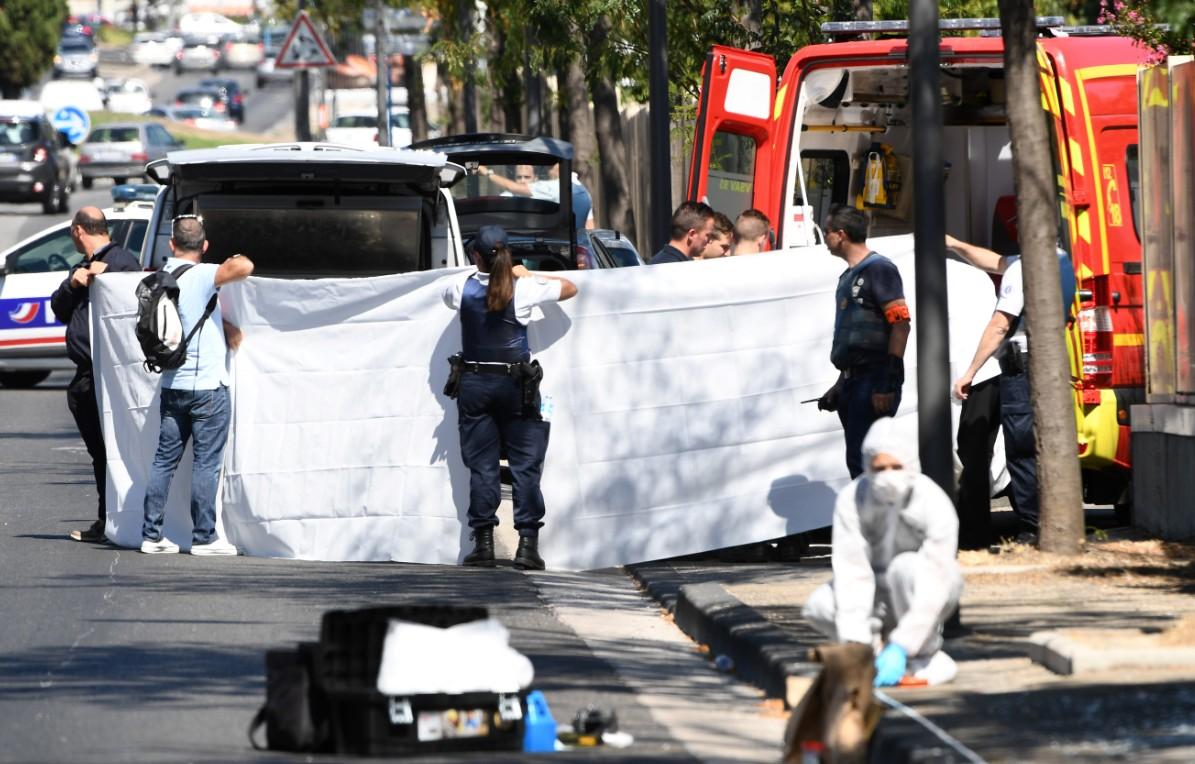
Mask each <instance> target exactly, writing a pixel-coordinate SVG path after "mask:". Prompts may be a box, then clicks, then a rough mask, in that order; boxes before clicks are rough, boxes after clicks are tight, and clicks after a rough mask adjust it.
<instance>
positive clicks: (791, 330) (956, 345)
mask: <svg viewBox="0 0 1195 764" xmlns="http://www.w3.org/2000/svg"><path fill="white" fill-rule="evenodd" d="M873 246H875V248H876V249H877V250H878V251H881V252H884V253H885V254H888V255H889V256H891V257H893V259H894V260H895V261H896V262H897V264H898V265H899V267H900V269H901V272H902V274H903V275H904V277H905V282H906V283H905V286H906V291H907V294H908V295H909V298H910V302H912V297H913V285H912V275H913V259H912V237H909V236H906V237H893V238H889V239H877V240H875V241H874V242H873ZM841 271H842V263H841V261H839V260H837V259H836V258H833V257H831V256H830V255H829V254H827V253H826V251H825V249H823V248H820V247H818V248H809V249H807V250H800V251H789V252H786V253H778V254H768V255H759V256H753V257H745V258H725V259H722V260H718V261H711V262H703V263H693V264H678V265H666V266H654V267H648V268H627V269H619V270H609V271H590V272H579V273H576V274H570V278H573V277H575V280H576V282H577V284H578V286H579V287H580V290H581V293H580V295H579V296H578V297H577V298H576V299H574V300H572V301H570V302H567V303H563V304H561V305H560V306H550V307H549V309H548V310H546V311H545V313H546V315H545V317H544V318H543V320H540V321H537V322H535V323H533V324H532V329H531V345H532V349H533V351H534V353H535V355H536V356H537V357H538V358H539V359H540V361H541V362H542V363H543V365H544V368H545V372H546V374H545V378H544V382H543V388H542V390H543V393H544V394H545V396H550V397H551V399H552V402H553V406H554V416H553V418H552V435H551V445H550V447H549V450H548V459H547V464H546V467H545V473H544V479H543V490H544V495H545V499H546V502H547V517H546V518H545V522H546V527H545V528H544V530H543V533H542V537H541V548H542V551H543V554H544V557H545V558H546V559H547V560H548V563H549V565H551V566H552V567H554V568H564V569H585V568H597V567H604V566H609V565H618V564H626V563H631V562H636V561H642V560H648V559H656V558H661V557H669V556H674V555H680V554H687V553H692V552H698V551H702V550H706V549H712V548H718V547H724V546H729V545H734V544H743V543H748V542H752V541H759V540H764V539H769V538H775V537H778V536H783V535H785V534H789V533H796V532H799V531H803V530H808V529H811V528H815V527H820V526H824V525H828V524H829V522H830V517H831V511H832V507H833V500H834V495H835V492H836V491H837V489H838V488H839V487H841V486H842V485H843V484H845V483H846V482H847V473H846V467H845V463H844V446H843V439H842V432H841V428H840V426H839V424H838V419H837V417H836V416H835V415H833V414H828V413H823V412H819V411H818V410H817V407H816V405H815V404H812V403H810V404H805V405H802V404H801V403H800V401H801V400H805V399H809V398H816V397H818V396H820V395H821V394H822V393H823V392H824V391H825V390H826V388H828V387H829V386H830V385H831V384H832V383H833V381H834V378H835V376H836V372H835V371H834V369H833V368H832V367H831V365H830V363H829V355H830V334H831V327H832V326H833V313H834V298H833V292H834V286H835V283H836V280H837V277H838V275H839V274H840V273H841ZM461 273H463V271H452V272H448V271H443V270H438V271H432V272H426V273H416V274H408V275H400V276H388V277H381V278H374V279H344V280H321V281H283V280H273V279H256V278H255V279H250V280H249V281H247V282H244V283H241V284H234V285H230V286H229V287H226V288H225V289H224V290H223V294H222V300H223V301H224V305H225V306H226V307H225V311H226V317H227V318H228V319H229V320H231V321H232V322H234V323H236V324H238V325H239V326H241V327H242V329H243V330H244V334H245V339H244V344H243V345H242V346H241V349H240V351H239V352H237V353H236V354H235V355H234V356H233V357H232V359H231V364H232V366H233V371H234V384H233V396H232V398H233V427H232V434H231V437H230V440H229V445H228V449H227V452H226V457H225V476H224V482H223V490H222V492H221V500H222V510H221V513H220V515H221V518H222V529H221V533H223V532H224V529H226V530H227V537H228V538H229V540H231V541H232V542H233V543H235V544H236V545H237V546H239V547H240V548H241V549H242V551H243V552H245V553H248V554H253V555H263V556H274V557H295V558H301V559H316V560H400V561H409V562H426V563H455V562H457V561H458V560H459V559H460V558H461V557H462V556H463V554H464V553H465V552H467V551H468V549H469V548H470V545H469V543H468V540H467V539H468V529H467V528H465V527H464V524H463V518H464V513H465V508H466V506H467V504H468V482H469V481H468V473H467V471H466V470H465V469H464V467H463V465H462V464H461V461H460V451H459V447H458V439H457V428H456V405H455V403H454V402H453V401H450V400H448V399H446V398H445V397H444V396H443V395H442V394H441V392H440V391H441V389H442V388H443V386H444V381H445V379H446V377H447V371H448V369H447V363H446V359H447V358H448V356H450V355H451V354H452V353H453V352H455V351H456V350H457V349H459V347H460V329H459V325H458V323H457V321H456V317H455V314H454V313H453V312H451V311H450V310H448V309H447V308H445V307H444V305H443V303H442V302H441V299H440V294H441V291H442V288H443V285H444V280H445V279H450V278H458V277H459V274H461ZM949 274H950V275H949V278H950V284H951V299H950V311H951V326H952V327H953V328H954V331H953V332H952V336H951V348H952V353H951V356H952V359H953V363H952V365H953V373H954V375H957V374H958V373H959V372H961V371H962V369H964V368H965V367H966V365H967V363H968V362H969V360H970V358H971V355H972V353H973V352H974V348H975V342H976V340H977V338H978V336H979V332H980V330H981V329H982V328H983V326H984V324H985V323H986V322H987V319H988V317H989V316H990V313H991V310H992V306H993V304H994V296H993V290H992V286H991V282H990V281H989V280H988V278H987V277H986V276H985V275H983V274H980V273H978V272H976V271H973V270H971V269H969V268H967V267H965V266H962V265H959V264H957V263H950V269H949ZM140 278H141V276H140V275H137V274H108V275H105V276H103V277H101V278H99V279H98V280H97V282H96V284H97V286H96V287H95V288H94V289H93V290H92V291H93V298H92V323H93V327H92V336H93V338H94V342H93V344H94V351H93V352H94V353H95V355H96V368H97V369H99V379H100V389H101V406H102V411H103V421H104V435H105V439H106V443H107V446H108V461H109V463H108V476H109V483H108V497H109V501H108V518H109V520H108V523H109V525H108V532H109V536H110V537H111V538H113V540H114V541H115V542H116V543H118V544H120V545H122V546H128V547H135V546H137V545H138V544H139V543H140V538H141V516H142V501H143V497H144V487H145V482H146V477H147V474H148V470H149V465H150V463H151V461H152V459H153V452H154V449H155V447H156V443H157V433H158V391H157V385H158V381H159V378H158V377H157V376H156V375H150V374H148V373H146V372H145V371H144V370H143V369H142V368H141V365H140V364H141V360H142V358H141V355H140V349H139V347H138V345H137V342H136V339H135V338H134V336H133V325H134V323H135V315H136V303H135V299H134V296H133V292H134V286H135V284H136V282H137V281H138V280H139V279H140ZM912 310H913V318H914V321H916V320H917V310H916V305H915V304H914V305H913V308H912ZM915 358H916V342H915V340H911V341H910V348H909V354H908V355H907V361H906V376H907V378H908V381H907V382H906V384H905V388H904V400H903V403H902V404H901V407H900V421H901V422H902V423H903V424H904V426H905V427H906V428H907V429H908V433H909V437H910V438H913V437H916V416H915V415H914V414H915V412H916V406H917V401H916V383H915V380H916V374H917V368H916V360H915ZM954 409H955V411H956V412H957V407H954ZM190 462H191V456H190V450H189V449H188V453H187V454H186V455H184V457H183V462H182V465H181V466H180V469H179V471H178V473H177V474H176V476H175V479H174V482H173V484H172V486H171V494H170V501H169V505H168V508H167V513H166V517H167V519H166V526H165V530H166V535H167V536H169V537H170V538H171V539H173V540H175V541H178V542H179V543H180V544H182V545H183V546H184V547H185V546H187V545H188V544H189V541H190V527H191V526H190V514H189V488H190V485H189V482H190V478H189V475H190V467H189V465H190Z"/></svg>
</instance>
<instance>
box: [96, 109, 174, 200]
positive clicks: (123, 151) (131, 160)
mask: <svg viewBox="0 0 1195 764" xmlns="http://www.w3.org/2000/svg"><path fill="white" fill-rule="evenodd" d="M181 146H182V141H180V140H178V139H177V138H175V137H174V136H173V135H171V134H170V133H168V132H167V131H166V128H164V127H162V126H161V125H159V124H157V123H155V122H127V123H113V124H108V125H104V126H102V127H97V128H96V129H95V130H93V131H92V132H91V135H89V136H88V137H87V141H86V142H85V143H84V144H83V146H82V148H81V149H80V154H79V172H80V174H81V175H82V176H83V188H91V186H92V184H93V183H95V179H96V178H112V179H113V180H114V181H115V183H116V184H117V185H119V184H121V183H125V182H126V181H127V180H128V179H129V178H143V177H145V165H146V163H147V162H152V161H153V160H155V159H161V158H162V157H164V156H166V152H168V151H173V150H175V149H177V148H179V147H181Z"/></svg>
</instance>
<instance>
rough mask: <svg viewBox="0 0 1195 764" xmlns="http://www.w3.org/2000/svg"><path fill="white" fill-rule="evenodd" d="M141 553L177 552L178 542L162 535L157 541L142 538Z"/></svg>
mask: <svg viewBox="0 0 1195 764" xmlns="http://www.w3.org/2000/svg"><path fill="white" fill-rule="evenodd" d="M141 552H142V554H178V544H176V543H174V542H173V541H171V540H170V539H168V538H166V537H165V536H163V537H162V538H160V539H158V540H157V541H150V540H149V539H143V540H142V541H141Z"/></svg>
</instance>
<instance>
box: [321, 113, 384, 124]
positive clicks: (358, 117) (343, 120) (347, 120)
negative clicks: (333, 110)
mask: <svg viewBox="0 0 1195 764" xmlns="http://www.w3.org/2000/svg"><path fill="white" fill-rule="evenodd" d="M377 126H378V118H377V117H369V116H366V115H363V114H354V115H350V116H346V117H337V118H336V119H335V121H333V122H332V127H377Z"/></svg>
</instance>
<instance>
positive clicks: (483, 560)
mask: <svg viewBox="0 0 1195 764" xmlns="http://www.w3.org/2000/svg"><path fill="white" fill-rule="evenodd" d="M470 538H472V539H473V551H472V552H469V554H467V555H465V564H466V565H472V566H474V567H478V568H492V567H494V526H492V525H489V526H486V527H485V528H474V529H473V533H472V534H471V535H470ZM520 548H521V547H520Z"/></svg>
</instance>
